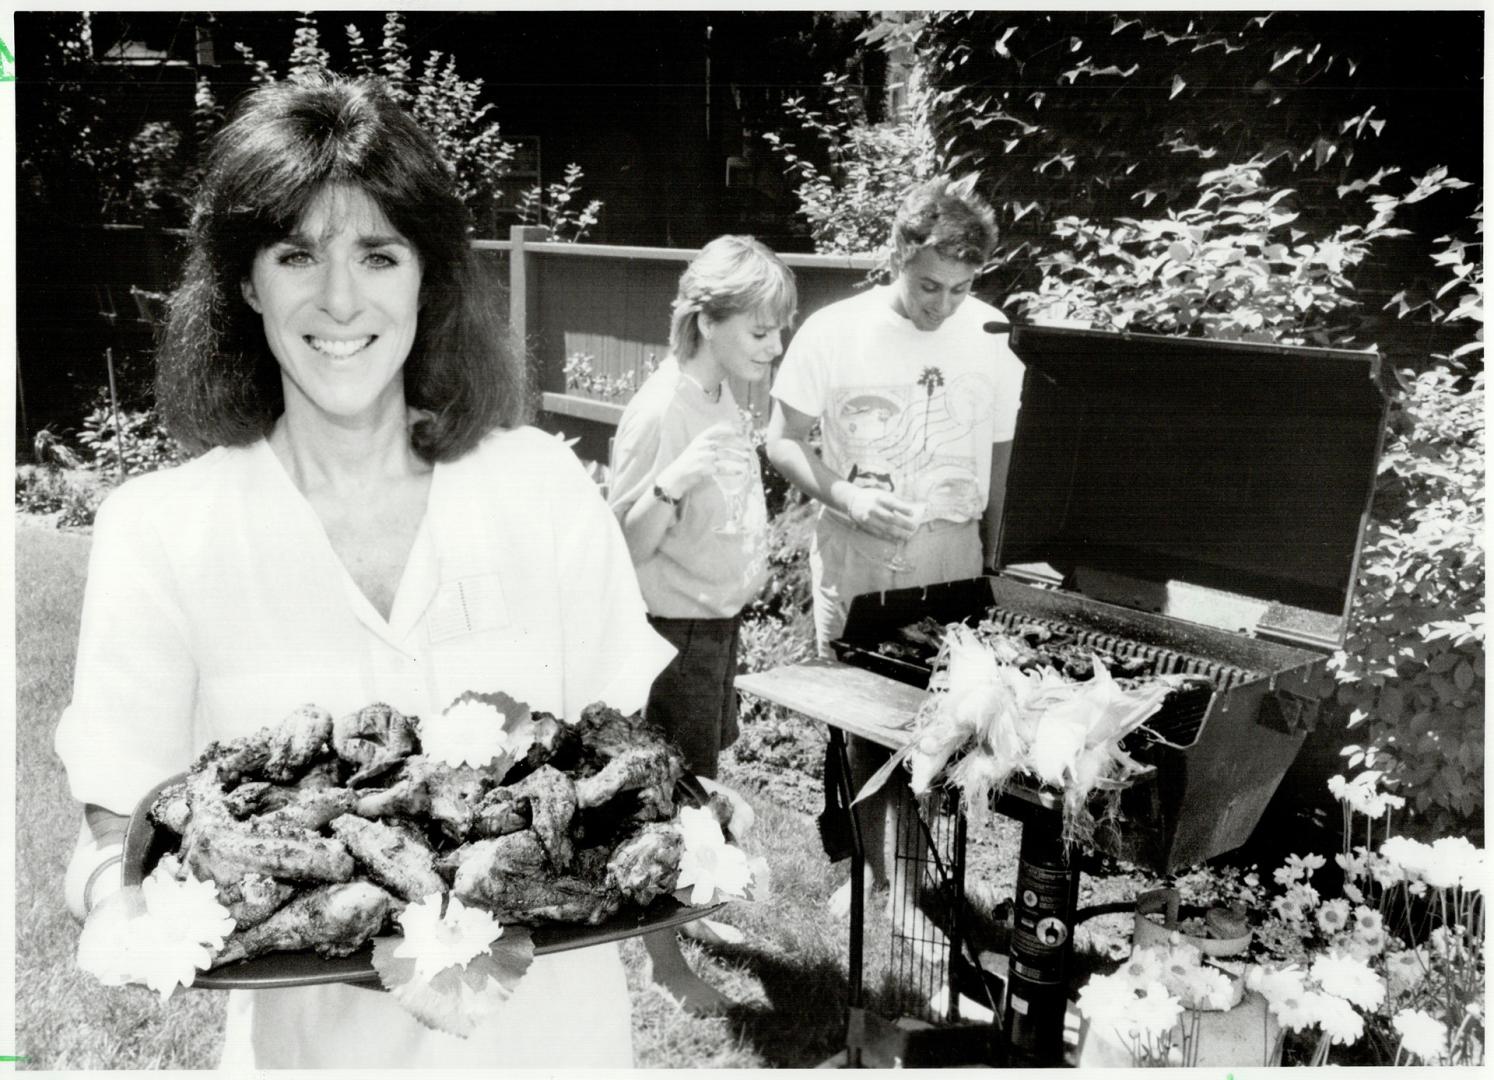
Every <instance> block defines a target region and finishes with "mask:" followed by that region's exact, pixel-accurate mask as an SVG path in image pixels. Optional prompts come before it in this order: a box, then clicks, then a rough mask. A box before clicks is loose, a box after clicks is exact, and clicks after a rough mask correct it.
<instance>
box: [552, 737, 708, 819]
mask: <svg viewBox="0 0 1494 1080" xmlns="http://www.w3.org/2000/svg"><path fill="white" fill-rule="evenodd" d="M683 772H684V768H683V766H682V764H681V762H680V758H679V755H678V754H677V753H676V752H674V751H673V750H672V749H671V748H670V747H668V746H667V745H665V744H664V743H662V742H649V743H641V744H639V745H637V746H633V747H629V748H628V749H625V750H623V751H621V752H620V753H618V754H617V755H616V756H615V757H613V758H612V759H611V760H610V761H608V762H607V764H606V765H604V766H602V770H601V771H600V772H598V773H597V774H596V775H594V776H587V777H583V778H582V779H580V780H577V781H576V801H577V802H578V803H579V804H580V805H581V806H582V807H591V806H601V805H602V804H603V803H604V802H607V801H608V800H609V799H611V798H613V797H614V796H616V795H617V794H618V793H619V792H623V791H636V790H639V789H643V788H657V789H661V791H662V794H659V793H652V794H651V798H652V799H653V800H654V801H655V802H658V801H661V800H662V801H664V802H667V803H668V806H669V809H670V810H672V809H673V806H674V802H673V793H674V785H675V784H676V783H677V782H678V781H679V778H680V776H681V775H682V774H683Z"/></svg>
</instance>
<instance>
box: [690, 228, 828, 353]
mask: <svg viewBox="0 0 1494 1080" xmlns="http://www.w3.org/2000/svg"><path fill="white" fill-rule="evenodd" d="M798 307H799V291H798V287H797V286H796V285H795V283H794V272H793V271H792V270H790V269H789V268H788V266H786V265H785V264H784V261H783V260H782V259H780V258H779V257H778V256H777V255H775V254H773V252H772V250H771V249H770V248H769V247H768V246H767V245H766V244H764V243H762V242H761V241H758V240H754V239H753V238H752V237H750V236H718V237H716V239H714V240H712V241H711V242H710V243H709V244H707V245H706V246H705V247H703V248H701V249H700V254H699V255H697V256H695V258H693V259H691V260H690V265H689V266H687V267H685V272H684V273H683V274H681V275H680V287H679V291H678V293H677V294H676V295H675V298H674V304H673V305H672V307H671V312H672V315H671V318H670V322H669V348H670V351H671V352H673V353H674V355H675V356H676V357H677V358H679V359H681V360H686V359H688V358H690V357H692V356H694V355H695V354H696V352H697V351H699V349H700V342H701V334H700V317H701V316H702V315H705V316H707V317H709V318H710V319H712V320H713V321H720V320H721V319H725V318H729V317H730V316H732V315H735V314H737V313H738V312H742V311H761V312H764V313H765V314H766V315H767V316H768V317H769V318H771V319H772V320H773V321H774V322H775V323H776V324H777V325H779V326H787V325H788V324H789V323H791V322H792V321H793V319H794V313H795V312H796V311H797V310H798Z"/></svg>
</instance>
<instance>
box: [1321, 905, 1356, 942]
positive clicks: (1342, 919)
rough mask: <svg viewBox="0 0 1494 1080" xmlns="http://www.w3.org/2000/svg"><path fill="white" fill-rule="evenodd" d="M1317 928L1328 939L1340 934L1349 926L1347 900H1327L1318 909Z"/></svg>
mask: <svg viewBox="0 0 1494 1080" xmlns="http://www.w3.org/2000/svg"><path fill="white" fill-rule="evenodd" d="M1317 919H1318V926H1320V927H1321V928H1322V930H1323V933H1325V934H1327V935H1329V936H1330V937H1331V936H1332V935H1334V934H1337V933H1340V932H1342V931H1343V930H1344V929H1345V928H1346V927H1347V926H1348V925H1349V902H1348V901H1347V900H1342V899H1340V900H1329V901H1328V902H1327V903H1326V904H1324V905H1323V906H1322V907H1320V908H1318V913H1317Z"/></svg>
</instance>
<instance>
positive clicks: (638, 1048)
mask: <svg viewBox="0 0 1494 1080" xmlns="http://www.w3.org/2000/svg"><path fill="white" fill-rule="evenodd" d="M17 520H18V524H17V534H16V568H15V570H16V635H17V647H16V680H17V687H16V707H17V714H16V715H17V731H16V755H17V771H16V775H17V806H16V811H17V836H16V865H17V881H16V936H17V942H16V945H17V950H16V1039H17V1048H16V1049H15V1051H14V1053H16V1054H18V1055H24V1056H25V1057H26V1058H27V1059H28V1060H27V1061H26V1062H25V1063H24V1064H22V1065H21V1066H19V1067H22V1068H31V1069H47V1070H53V1069H59V1070H60V1069H94V1068H210V1067H212V1066H213V1065H214V1064H216V1062H217V1058H218V1055H219V1052H220V1049H221V1046H222V1031H223V1004H224V998H223V995H221V994H218V993H212V992H191V991H179V992H178V993H177V994H176V995H175V996H174V997H173V998H172V999H171V1000H170V1001H168V1002H167V1003H166V1004H164V1005H162V1004H160V1002H159V999H158V998H157V997H156V996H155V995H154V994H152V993H150V992H149V991H147V990H145V989H144V988H142V987H123V988H117V989H106V988H104V987H102V986H100V985H99V984H98V983H96V982H95V981H93V980H92V979H91V978H90V977H89V976H86V975H83V974H82V973H81V972H79V971H78V970H77V968H76V967H75V966H74V956H75V953H76V949H77V935H78V927H77V924H76V923H74V921H73V920H72V919H71V917H70V916H69V915H68V914H67V911H66V908H65V906H64V904H63V898H62V877H63V872H64V869H65V867H66V862H67V858H68V855H69V853H70V852H71V850H72V845H73V841H74V839H75V836H76V833H77V828H78V821H79V810H78V807H77V805H76V804H75V803H73V801H72V799H71V798H70V797H69V795H68V791H67V784H66V777H65V775H64V772H63V769H62V766H61V763H60V762H59V761H58V760H57V758H56V756H55V755H54V754H53V752H52V733H53V731H54V729H55V727H56V723H57V719H58V717H59V715H60V714H61V711H62V709H63V708H64V707H65V706H66V704H67V701H68V698H69V696H70V692H71V681H72V665H73V655H74V649H75V646H76V640H77V631H78V613H79V608H80V605H81V601H82V590H83V580H84V575H85V572H86V566H87V557H88V538H87V537H86V536H83V535H78V534H71V533H65V532H59V531H57V530H55V529H53V528H50V527H48V526H45V525H40V524H36V523H34V522H31V521H28V519H26V518H25V517H24V516H18V519H17ZM723 778H724V779H726V780H727V781H728V782H738V781H739V780H741V779H742V778H741V777H733V776H732V775H731V773H730V772H729V771H727V772H725V773H724V777H723ZM747 795H748V797H749V801H751V802H752V803H753V805H754V807H755V808H756V810H757V813H758V824H757V828H756V829H755V830H754V833H753V834H752V836H751V837H749V840H748V844H747V846H748V848H749V849H750V850H752V851H754V852H755V853H757V854H763V855H765V856H766V857H767V858H768V861H769V863H770V866H771V868H772V876H773V894H772V896H771V897H769V898H768V899H766V900H763V901H760V902H758V903H753V904H737V905H734V906H732V907H731V908H729V909H728V911H727V912H726V914H725V915H724V918H725V919H726V920H727V921H730V922H731V923H733V924H735V925H736V926H738V927H740V928H741V929H742V930H743V931H744V932H745V935H746V940H745V941H744V942H743V943H742V944H740V945H736V946H729V947H711V948H704V947H700V946H697V945H694V944H693V943H690V942H687V943H685V950H686V956H687V957H689V958H690V960H691V962H692V964H694V965H695V967H696V969H697V970H698V971H699V972H700V973H701V975H702V976H703V977H704V978H705V979H707V980H708V981H709V982H711V983H713V984H714V985H716V986H717V987H719V988H720V989H722V990H723V991H724V992H725V993H726V994H728V995H729V996H730V997H731V998H732V999H733V1000H735V1001H737V1002H739V1004H738V1005H737V1006H736V1007H735V1008H733V1009H732V1010H730V1011H729V1012H728V1013H727V1014H725V1015H724V1016H721V1017H716V1018H709V1019H701V1018H696V1017H691V1016H688V1015H686V1014H684V1013H683V1012H681V1011H680V1010H679V1009H678V1008H676V1007H675V1006H674V1005H673V1004H672V1003H671V1002H670V1001H668V1000H667V999H666V998H664V997H663V996H662V995H660V994H659V993H658V992H657V991H654V990H652V989H651V988H650V984H649V982H648V976H647V960H646V959H645V954H644V951H643V948H642V946H641V944H640V943H639V942H637V941H628V942H625V943H624V946H623V958H624V961H625V963H626V966H627V970H628V979H629V984H630V986H632V987H633V989H634V1010H633V1024H634V1045H635V1053H636V1058H637V1064H638V1065H639V1066H640V1067H645V1068H760V1067H805V1066H813V1065H816V1064H818V1063H820V1062H822V1061H824V1060H825V1059H827V1058H829V1057H830V1056H831V1055H832V1054H833V1053H834V1052H835V1051H836V1049H837V1048H838V1047H839V1046H840V1045H841V1043H842V1040H843V1038H844V1031H845V1026H844V1025H845V1011H844V1010H845V1003H846V998H847V979H846V950H847V931H846V926H845V923H844V920H838V919H833V918H832V917H831V916H830V915H829V914H828V913H827V912H826V910H825V901H826V899H827V898H828V897H829V895H830V893H831V891H832V890H833V888H834V886H835V885H836V884H837V883H838V882H839V881H840V880H841V879H842V878H843V876H844V873H845V870H844V867H843V866H840V867H835V866H832V865H830V864H829V863H828V862H827V861H826V859H825V856H824V854H823V852H822V851H821V849H820V845H819V838H818V835H817V833H816V830H815V827H814V822H813V820H812V818H810V817H809V816H808V815H806V814H804V813H801V812H799V811H797V810H794V809H790V808H788V807H784V806H781V805H778V804H776V803H774V802H772V801H770V800H768V799H765V798H763V797H762V796H761V794H758V793H754V792H752V791H750V790H749V791H747ZM876 911H877V909H876V908H875V907H873V906H869V907H868V912H869V916H868V919H867V942H866V957H867V968H866V979H865V984H866V986H867V987H868V989H869V990H870V991H873V992H872V993H871V994H870V996H869V999H868V1004H869V1005H872V1006H873V1007H874V1006H875V1005H876V1004H877V1001H878V1000H879V998H878V993H877V992H876V991H879V990H880V988H881V986H882V983H883V980H884V979H885V977H886V970H887V957H888V955H889V953H890V950H891V943H890V936H889V932H888V928H887V927H886V926H885V925H883V923H885V920H880V919H877V918H875V917H873V915H872V914H871V913H873V912H876Z"/></svg>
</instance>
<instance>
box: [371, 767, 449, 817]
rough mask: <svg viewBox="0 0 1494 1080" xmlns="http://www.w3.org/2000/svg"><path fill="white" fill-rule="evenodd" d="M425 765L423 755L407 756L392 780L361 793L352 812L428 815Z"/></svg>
mask: <svg viewBox="0 0 1494 1080" xmlns="http://www.w3.org/2000/svg"><path fill="white" fill-rule="evenodd" d="M424 764H425V758H423V757H420V756H418V755H417V756H415V757H409V758H406V759H405V763H404V765H402V766H401V767H400V771H399V772H398V773H397V774H396V775H395V777H394V781H393V783H391V784H390V785H389V786H388V787H386V788H371V789H367V790H366V791H364V792H363V793H361V794H360V795H359V796H358V801H357V803H356V804H355V805H354V807H353V812H354V813H355V814H357V815H358V816H359V817H365V818H382V817H419V816H421V815H423V814H428V813H429V812H430V809H431V792H430V788H429V787H427V786H426V780H427V778H428V773H427V771H426V769H425V767H424Z"/></svg>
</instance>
